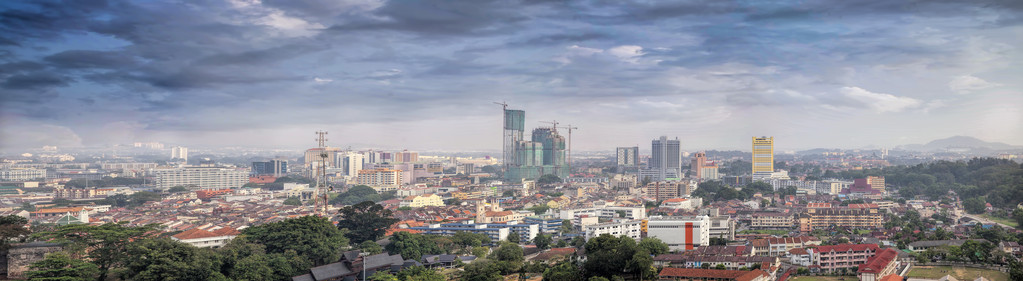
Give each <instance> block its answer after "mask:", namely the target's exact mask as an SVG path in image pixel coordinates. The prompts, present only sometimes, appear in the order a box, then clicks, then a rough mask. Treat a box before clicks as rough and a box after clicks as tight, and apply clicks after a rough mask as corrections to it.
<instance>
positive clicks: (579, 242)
mask: <svg viewBox="0 0 1023 281" xmlns="http://www.w3.org/2000/svg"><path fill="white" fill-rule="evenodd" d="M584 246H586V238H583V237H582V236H576V237H575V238H572V247H576V248H580V249H581V248H582V247H584Z"/></svg>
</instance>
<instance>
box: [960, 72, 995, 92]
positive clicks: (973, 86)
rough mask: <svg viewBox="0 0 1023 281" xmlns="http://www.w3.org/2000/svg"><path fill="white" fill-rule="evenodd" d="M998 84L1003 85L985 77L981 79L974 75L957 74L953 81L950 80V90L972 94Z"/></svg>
mask: <svg viewBox="0 0 1023 281" xmlns="http://www.w3.org/2000/svg"><path fill="white" fill-rule="evenodd" d="M998 86H1001V84H998V83H992V82H988V81H984V79H980V78H978V77H976V76H973V75H962V76H957V77H956V78H953V79H952V81H949V82H948V88H949V90H952V91H953V92H955V93H958V94H970V93H974V92H976V91H979V90H984V89H989V88H994V87H998Z"/></svg>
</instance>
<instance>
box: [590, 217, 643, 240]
mask: <svg viewBox="0 0 1023 281" xmlns="http://www.w3.org/2000/svg"><path fill="white" fill-rule="evenodd" d="M583 229H584V230H585V233H586V240H590V239H593V238H594V237H597V236H600V235H603V234H610V235H612V236H626V237H629V238H632V239H636V240H639V239H640V238H642V233H643V231H642V229H643V221H642V220H621V221H617V222H609V223H599V224H594V225H587V226H585V227H583Z"/></svg>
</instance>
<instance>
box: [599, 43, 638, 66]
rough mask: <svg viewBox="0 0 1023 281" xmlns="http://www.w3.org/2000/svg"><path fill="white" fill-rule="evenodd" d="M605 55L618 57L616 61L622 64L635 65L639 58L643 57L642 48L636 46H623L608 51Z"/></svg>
mask: <svg viewBox="0 0 1023 281" xmlns="http://www.w3.org/2000/svg"><path fill="white" fill-rule="evenodd" d="M607 53H608V54H610V55H612V56H615V57H618V59H620V60H622V61H624V62H629V63H636V62H638V61H639V57H641V56H643V47H640V46H636V45H623V46H618V47H614V48H611V49H608V50H607Z"/></svg>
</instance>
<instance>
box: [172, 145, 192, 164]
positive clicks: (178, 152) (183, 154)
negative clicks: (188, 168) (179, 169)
mask: <svg viewBox="0 0 1023 281" xmlns="http://www.w3.org/2000/svg"><path fill="white" fill-rule="evenodd" d="M170 158H171V160H174V159H181V160H182V161H185V162H188V148H187V147H184V146H175V147H172V148H171V157H170Z"/></svg>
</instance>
